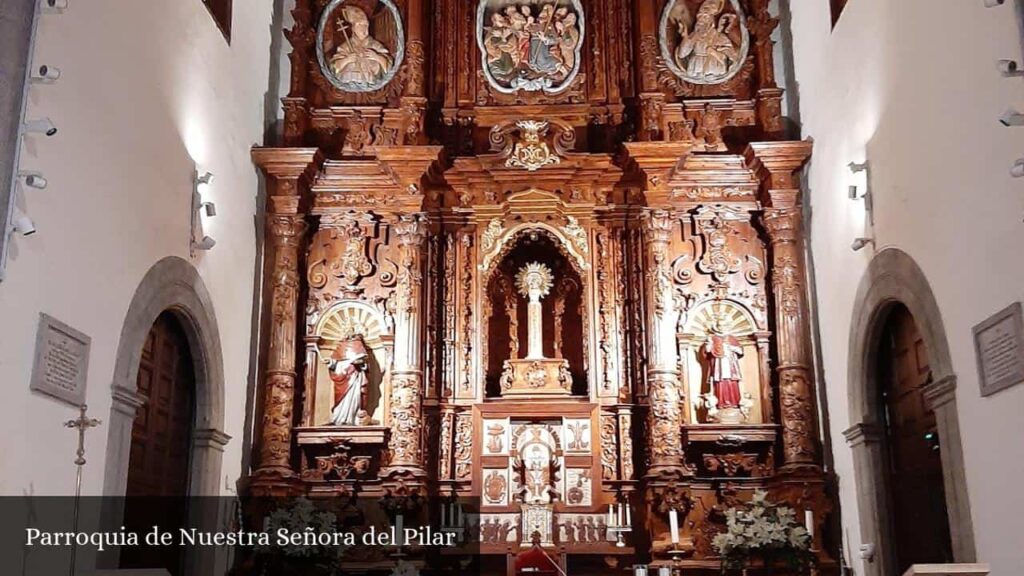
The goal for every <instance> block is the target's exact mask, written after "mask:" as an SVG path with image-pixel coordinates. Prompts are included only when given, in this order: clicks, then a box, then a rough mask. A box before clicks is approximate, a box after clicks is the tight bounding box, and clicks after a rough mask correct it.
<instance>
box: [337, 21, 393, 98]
mask: <svg viewBox="0 0 1024 576" xmlns="http://www.w3.org/2000/svg"><path fill="white" fill-rule="evenodd" d="M338 32H340V33H341V35H342V38H344V40H343V41H342V43H341V44H340V45H338V49H337V50H335V51H334V55H333V56H332V57H331V70H332V71H334V75H335V76H336V77H337V78H338V80H339V81H340V82H342V83H345V84H365V85H372V84H376V83H378V82H379V81H380V80H381V79H383V78H384V76H385V75H386V74H387V72H388V70H390V69H391V66H392V64H393V62H394V60H393V59H392V58H391V53H390V52H389V51H388V49H387V48H386V47H385V46H384V45H383V44H381V43H380V42H378V41H377V40H376V39H374V38H373V36H371V35H370V19H369V18H368V17H367V16H366V12H363V10H362V9H361V8H357V7H355V6H344V7H342V9H341V19H339V21H338Z"/></svg>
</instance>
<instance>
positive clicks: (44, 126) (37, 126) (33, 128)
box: [25, 118, 57, 136]
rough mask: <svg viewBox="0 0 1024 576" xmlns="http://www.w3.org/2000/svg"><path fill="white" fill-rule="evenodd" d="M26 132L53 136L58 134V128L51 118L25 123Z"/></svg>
mask: <svg viewBox="0 0 1024 576" xmlns="http://www.w3.org/2000/svg"><path fill="white" fill-rule="evenodd" d="M25 132H28V133H35V134H45V135H47V136H53V135H54V134H56V133H57V127H56V126H54V125H53V122H52V121H51V120H50V119H49V118H40V119H38V120H30V121H28V122H25Z"/></svg>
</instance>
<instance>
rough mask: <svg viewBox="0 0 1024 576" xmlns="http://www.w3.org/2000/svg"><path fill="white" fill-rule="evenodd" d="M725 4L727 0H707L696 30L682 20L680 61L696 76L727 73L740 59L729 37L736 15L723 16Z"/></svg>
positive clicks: (678, 55)
mask: <svg viewBox="0 0 1024 576" xmlns="http://www.w3.org/2000/svg"><path fill="white" fill-rule="evenodd" d="M724 8H725V0H704V3H703V4H701V6H700V8H699V9H698V10H697V19H696V21H695V22H694V24H693V29H692V30H691V29H688V28H687V27H686V24H685V23H684V22H681V21H680V22H679V36H680V37H681V39H680V41H679V45H678V46H676V54H675V56H676V64H678V65H679V67H680V68H682V69H683V70H685V71H686V73H687V75H688V76H690V77H692V78H704V79H715V78H720V77H723V76H725V74H726V73H727V72H728V71H729V68H730V67H731V66H732V64H733V63H734V62H736V61H737V60H738V59H739V50H738V49H737V46H736V45H735V44H734V43H733V41H732V39H731V38H730V37H729V33H730V32H732V27H733V26H734V25H735V23H736V16H735V15H734V14H723V15H721V16H719V15H720V14H721V12H722V10H723V9H724ZM716 18H717V19H716Z"/></svg>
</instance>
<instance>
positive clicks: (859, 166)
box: [846, 160, 868, 174]
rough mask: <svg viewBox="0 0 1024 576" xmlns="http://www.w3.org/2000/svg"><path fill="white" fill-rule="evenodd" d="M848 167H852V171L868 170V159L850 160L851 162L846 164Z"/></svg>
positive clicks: (855, 172)
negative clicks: (861, 160)
mask: <svg viewBox="0 0 1024 576" xmlns="http://www.w3.org/2000/svg"><path fill="white" fill-rule="evenodd" d="M846 167H847V168H849V169H850V172H853V173H854V174H857V173H858V172H863V171H865V170H867V169H868V163H867V161H866V160H865V161H864V162H850V163H849V164H847V165H846Z"/></svg>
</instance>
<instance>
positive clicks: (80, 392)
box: [31, 313, 90, 406]
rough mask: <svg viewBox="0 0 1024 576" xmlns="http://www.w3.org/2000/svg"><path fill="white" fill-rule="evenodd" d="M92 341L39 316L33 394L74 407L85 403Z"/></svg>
mask: <svg viewBox="0 0 1024 576" xmlns="http://www.w3.org/2000/svg"><path fill="white" fill-rule="evenodd" d="M89 341H90V340H89V337H88V336H86V335H85V334H82V333H81V332H79V331H78V330H75V329H74V328H72V327H70V326H68V325H67V324H65V323H63V322H61V321H60V320H57V319H56V318H53V317H52V316H48V315H46V314H42V313H40V314H39V332H38V333H36V358H35V363H34V364H33V366H32V383H31V388H32V390H36V391H38V392H42V393H43V394H48V395H50V396H53V397H54V398H57V399H59V400H63V401H65V402H68V403H70V404H73V405H75V406H81V405H82V404H84V403H85V376H86V372H88V368H89Z"/></svg>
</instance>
